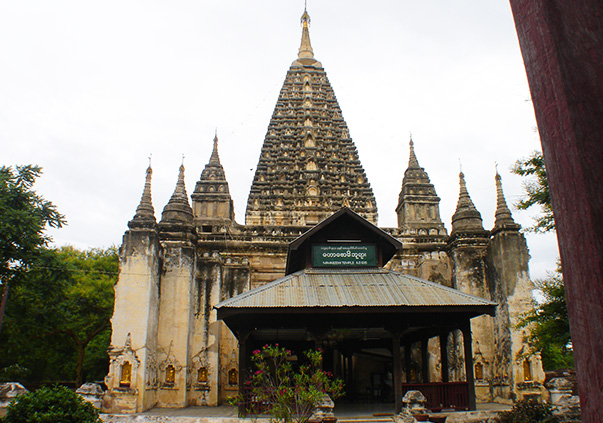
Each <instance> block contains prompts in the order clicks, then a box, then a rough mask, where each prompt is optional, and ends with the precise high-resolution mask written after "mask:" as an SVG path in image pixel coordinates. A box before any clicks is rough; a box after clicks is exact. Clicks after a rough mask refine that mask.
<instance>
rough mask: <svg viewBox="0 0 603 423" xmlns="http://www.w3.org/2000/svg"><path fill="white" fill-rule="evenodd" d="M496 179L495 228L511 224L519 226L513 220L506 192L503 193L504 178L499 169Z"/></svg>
mask: <svg viewBox="0 0 603 423" xmlns="http://www.w3.org/2000/svg"><path fill="white" fill-rule="evenodd" d="M494 179H495V181H496V213H495V214H494V217H495V219H494V228H495V229H496V228H502V227H506V226H509V225H513V226H518V225H517V224H516V223H515V221H514V220H513V215H512V214H511V210H509V207H508V206H507V201H506V200H505V194H504V193H503V188H502V179H501V177H500V174H499V173H498V170H497V171H496V176H495V177H494Z"/></svg>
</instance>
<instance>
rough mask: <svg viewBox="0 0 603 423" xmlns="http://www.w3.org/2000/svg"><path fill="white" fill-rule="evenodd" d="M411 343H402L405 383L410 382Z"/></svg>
mask: <svg viewBox="0 0 603 423" xmlns="http://www.w3.org/2000/svg"><path fill="white" fill-rule="evenodd" d="M411 345H412V344H411V343H410V342H407V343H406V344H405V345H404V373H405V374H406V383H410V348H411Z"/></svg>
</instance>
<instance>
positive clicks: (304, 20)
mask: <svg viewBox="0 0 603 423" xmlns="http://www.w3.org/2000/svg"><path fill="white" fill-rule="evenodd" d="M310 21H311V19H310V15H309V14H308V11H307V10H306V7H305V6H304V13H303V15H302V17H301V19H300V22H301V25H302V39H301V45H300V47H299V53H298V54H297V58H298V59H314V51H313V50H312V44H311V43H310V30H309V29H308V27H309V26H310Z"/></svg>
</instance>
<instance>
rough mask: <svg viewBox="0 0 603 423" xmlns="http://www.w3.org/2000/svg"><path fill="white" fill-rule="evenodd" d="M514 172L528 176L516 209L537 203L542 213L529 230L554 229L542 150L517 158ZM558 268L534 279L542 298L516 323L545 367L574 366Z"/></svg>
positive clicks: (563, 289)
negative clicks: (528, 338) (527, 337)
mask: <svg viewBox="0 0 603 423" xmlns="http://www.w3.org/2000/svg"><path fill="white" fill-rule="evenodd" d="M513 172H514V173H516V174H517V175H521V176H524V177H528V178H530V179H529V180H528V181H526V182H524V189H525V196H524V198H522V199H521V200H520V201H519V202H518V203H517V208H518V209H520V210H526V209H528V208H530V207H532V206H536V205H538V206H540V208H541V215H539V216H538V217H536V219H535V220H536V223H535V224H534V226H532V227H531V228H528V230H530V231H532V232H536V233H545V232H551V231H554V230H555V217H554V216H553V208H552V206H551V195H550V191H549V183H548V180H547V175H546V168H545V166H544V158H543V156H542V153H541V152H540V151H534V152H533V153H532V154H531V155H530V156H529V157H527V158H524V159H520V160H518V161H517V162H516V163H515V166H514V167H513ZM560 267H561V266H560V265H558V268H557V270H556V272H555V273H553V274H551V275H550V276H549V277H548V278H547V279H543V280H539V281H536V287H537V288H538V289H539V290H540V291H541V292H542V295H543V297H544V298H543V301H533V308H532V310H531V311H530V312H528V313H527V314H526V315H524V317H523V318H522V321H521V322H520V324H519V326H520V327H529V328H530V332H531V333H530V338H531V340H532V342H533V343H534V346H535V347H536V349H538V350H539V351H540V352H541V354H542V364H543V366H544V368H545V369H546V370H554V369H559V368H563V367H573V365H574V364H573V363H574V360H573V354H572V351H571V350H570V349H569V348H568V346H569V345H570V344H571V336H570V326H569V318H568V314H567V304H566V301H565V288H564V285H563V277H562V275H561V268H560Z"/></svg>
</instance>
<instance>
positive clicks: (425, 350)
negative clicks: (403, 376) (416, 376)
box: [421, 338, 429, 383]
mask: <svg viewBox="0 0 603 423" xmlns="http://www.w3.org/2000/svg"><path fill="white" fill-rule="evenodd" d="M421 376H423V383H429V339H427V338H423V339H421Z"/></svg>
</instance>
